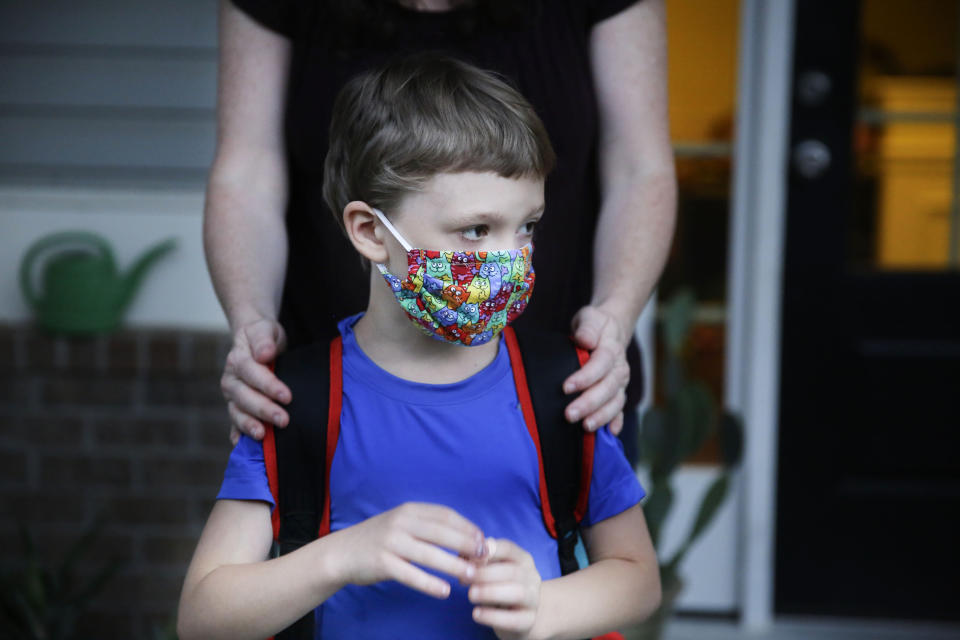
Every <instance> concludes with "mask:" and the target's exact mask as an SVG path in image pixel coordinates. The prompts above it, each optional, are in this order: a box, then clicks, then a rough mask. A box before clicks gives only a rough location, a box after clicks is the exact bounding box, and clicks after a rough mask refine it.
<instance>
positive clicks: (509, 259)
mask: <svg viewBox="0 0 960 640" xmlns="http://www.w3.org/2000/svg"><path fill="white" fill-rule="evenodd" d="M373 211H374V213H375V214H376V215H377V217H378V218H380V221H381V222H383V225H384V226H385V227H386V228H387V230H388V231H390V233H391V234H393V237H395V238H396V239H397V241H398V242H399V243H400V244H401V245H403V248H404V249H406V251H407V277H406V279H403V280H401V279H400V278H398V277H397V276H395V275H393V274H392V273H390V272H389V271H388V270H387V267H386V265H383V264H378V265H377V268H378V269H379V270H380V273H381V274H382V275H383V278H384V280H386V282H387V285H389V287H390V290H391V291H393V295H394V296H395V297H396V298H397V302H399V303H400V306H401V307H403V310H404V311H405V312H406V314H407V317H409V318H410V321H411V322H413V324H414V325H416V326H417V327H418V328H420V329H421V330H422V331H423V332H424V333H426V334H427V335H429V336H430V337H432V338H436V339H437V340H445V341H447V342H452V343H454V344H459V345H464V346H477V345H481V344H486V343H487V342H490V340H492V339H493V338H494V337H495V336H496V335H497V334H498V333H500V332H501V331H502V330H503V328H504V327H505V326H506V325H508V324H509V323H511V322H513V320H514V319H515V318H516V317H517V316H519V315H520V314H521V313H523V310H524V309H525V308H526V307H527V302H528V301H529V299H530V293H531V292H532V290H533V280H534V273H533V265H532V263H531V261H530V257H531V255H532V254H533V245H532V244H530V243H527V244H526V245H524V246H523V247H521V248H519V249H512V250H509V251H427V250H426V249H413V248H411V247H410V243H408V242H407V241H406V240H404V239H403V236H401V235H400V232H399V231H397V229H396V228H395V227H394V226H393V225H392V224H391V223H390V221H389V220H387V217H386V216H385V215H383V212H382V211H380V210H379V209H374V210H373Z"/></svg>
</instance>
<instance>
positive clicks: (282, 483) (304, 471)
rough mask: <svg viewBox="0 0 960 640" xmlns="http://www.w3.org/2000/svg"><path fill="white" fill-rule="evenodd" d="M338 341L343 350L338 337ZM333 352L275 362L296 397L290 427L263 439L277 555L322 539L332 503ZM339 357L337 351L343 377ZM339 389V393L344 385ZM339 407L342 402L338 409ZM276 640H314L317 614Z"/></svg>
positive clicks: (316, 347)
mask: <svg viewBox="0 0 960 640" xmlns="http://www.w3.org/2000/svg"><path fill="white" fill-rule="evenodd" d="M335 342H337V343H338V346H339V338H337V339H336V340H335ZM331 350H332V345H330V346H328V345H327V344H326V343H317V344H311V345H307V346H302V347H298V348H296V349H292V350H290V351H287V352H285V353H283V354H281V355H280V356H279V357H278V358H277V361H276V367H275V372H276V375H277V377H278V378H280V379H281V380H283V382H284V383H285V384H286V385H287V386H288V387H289V388H290V392H291V394H292V400H291V402H290V404H289V405H287V407H286V409H287V412H288V413H289V415H290V421H289V422H288V424H287V426H286V427H285V428H270V429H268V430H267V437H265V438H264V457H265V459H266V463H267V477H268V479H270V480H271V483H270V484H271V491H272V492H273V495H274V500H275V501H276V504H277V508H276V510H275V511H274V521H273V526H274V542H275V553H277V554H286V553H290V552H291V551H295V550H297V549H299V548H300V547H302V546H304V545H306V544H308V543H310V542H312V541H313V540H316V539H317V537H318V536H319V535H320V534H319V532H320V527H321V523H322V520H323V515H324V507H325V503H326V501H327V486H326V485H327V446H328V445H327V439H328V438H327V435H328V429H327V423H328V415H329V410H330V394H329V393H328V390H329V389H330V388H331ZM339 355H340V352H339V350H338V351H337V353H336V362H335V364H336V367H337V373H338V374H339V366H340V359H339ZM338 382H339V380H338ZM337 387H338V391H337V392H338V394H339V393H340V386H339V384H338V385H337ZM339 404H340V403H339V399H338V401H337V407H339ZM271 449H272V451H271ZM271 456H272V460H271ZM275 638H276V639H277V640H313V638H314V612H313V610H311V611H310V612H308V613H307V614H306V615H304V616H303V617H302V618H300V620H298V621H297V622H295V623H293V624H292V625H291V626H289V627H287V628H286V629H284V630H283V631H281V632H280V633H278V634H277V635H276V636H275Z"/></svg>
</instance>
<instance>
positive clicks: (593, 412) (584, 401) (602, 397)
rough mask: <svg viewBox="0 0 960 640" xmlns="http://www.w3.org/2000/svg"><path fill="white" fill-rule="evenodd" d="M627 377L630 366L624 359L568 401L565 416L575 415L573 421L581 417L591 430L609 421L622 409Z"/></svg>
mask: <svg viewBox="0 0 960 640" xmlns="http://www.w3.org/2000/svg"><path fill="white" fill-rule="evenodd" d="M588 364H589V363H588ZM629 377H630V367H629V365H627V363H626V360H624V361H623V362H621V363H619V364H617V366H616V367H614V368H612V369H611V370H610V371H609V372H608V373H607V375H606V376H605V377H604V378H602V379H600V381H599V382H597V383H596V384H594V385H593V386H591V387H590V388H588V389H587V390H586V391H584V392H583V393H581V394H580V397H578V398H577V399H576V400H574V401H573V402H571V403H570V405H569V406H568V407H567V409H566V415H567V418H568V419H571V418H572V416H574V415H575V416H577V417H576V418H572V420H573V421H575V420H579V419H583V420H584V426H585V427H586V428H587V429H589V430H591V431H593V430H595V429H598V428H599V427H601V426H603V425H604V424H606V423H607V422H610V421H611V420H613V419H614V418H615V417H616V416H617V414H618V413H620V411H622V410H623V406H624V404H625V402H626V393H625V391H626V385H627V381H628V380H629ZM611 403H613V404H611Z"/></svg>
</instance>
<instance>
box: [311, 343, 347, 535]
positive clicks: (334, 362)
mask: <svg viewBox="0 0 960 640" xmlns="http://www.w3.org/2000/svg"><path fill="white" fill-rule="evenodd" d="M328 405H329V408H328V411H327V438H326V440H327V443H326V456H324V457H325V460H324V463H325V469H324V483H323V516H322V518H321V519H320V529H319V531H318V532H317V537H322V536H325V535H327V534H328V533H330V468H331V466H332V465H333V454H334V453H335V452H336V450H337V441H338V440H339V439H340V409H341V407H342V405H343V340H341V338H340V336H337V337H336V338H334V339H333V341H332V342H331V343H330V395H329V400H328Z"/></svg>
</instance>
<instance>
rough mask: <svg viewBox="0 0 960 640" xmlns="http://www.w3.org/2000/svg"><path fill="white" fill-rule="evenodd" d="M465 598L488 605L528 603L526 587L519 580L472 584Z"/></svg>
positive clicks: (515, 605)
mask: <svg viewBox="0 0 960 640" xmlns="http://www.w3.org/2000/svg"><path fill="white" fill-rule="evenodd" d="M467 598H469V599H470V602H472V603H473V604H476V605H484V606H488V607H523V606H528V605H529V604H530V598H529V597H527V589H526V588H525V587H524V585H522V584H521V583H519V582H496V583H493V584H490V583H487V584H474V585H473V586H472V587H470V590H469V591H468V592H467Z"/></svg>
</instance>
